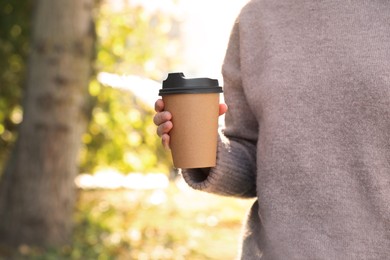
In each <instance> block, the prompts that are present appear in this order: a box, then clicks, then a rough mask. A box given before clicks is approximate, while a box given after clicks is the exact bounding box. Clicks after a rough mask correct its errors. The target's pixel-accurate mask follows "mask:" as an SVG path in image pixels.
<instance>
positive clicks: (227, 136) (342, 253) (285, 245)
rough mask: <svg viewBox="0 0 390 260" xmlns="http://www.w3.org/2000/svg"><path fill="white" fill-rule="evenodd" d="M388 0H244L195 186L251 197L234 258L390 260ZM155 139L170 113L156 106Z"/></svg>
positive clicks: (165, 131) (186, 172) (190, 178)
mask: <svg viewBox="0 0 390 260" xmlns="http://www.w3.org/2000/svg"><path fill="white" fill-rule="evenodd" d="M389 68H390V2H389V1H381V0H370V1H368V0H356V1H336V0H328V1H313V0H293V1H278V0H253V1H251V2H249V3H248V4H247V5H246V6H245V7H244V8H243V10H242V11H241V13H240V15H239V17H238V19H237V22H236V23H235V25H234V28H233V31H232V34H231V38H230V42H229V46H228V50H227V53H226V57H225V60H224V64H223V68H222V73H223V77H224V95H225V101H226V103H227V105H228V107H229V109H228V110H227V107H226V105H224V104H222V105H221V106H220V113H221V114H223V113H225V112H226V110H227V112H226V118H225V121H226V123H225V125H226V126H225V128H224V129H223V130H222V131H221V132H220V135H219V136H220V139H219V144H218V155H217V165H216V167H213V168H210V169H183V170H182V174H183V177H184V179H185V180H186V181H187V183H188V184H189V185H190V186H192V187H193V188H195V189H199V190H202V191H207V192H212V193H217V194H222V195H228V196H238V197H257V202H256V203H255V205H254V206H253V207H252V209H251V211H250V214H249V216H248V219H247V224H246V232H245V233H244V237H243V243H242V250H241V259H389V258H390V70H389ZM156 111H157V113H156V115H155V119H154V122H155V124H156V125H158V130H157V133H158V135H159V136H161V137H162V140H163V143H164V145H165V146H169V131H170V129H171V128H172V127H173V126H172V122H171V121H170V119H171V114H170V113H169V112H168V111H164V104H163V102H162V100H158V101H157V102H156Z"/></svg>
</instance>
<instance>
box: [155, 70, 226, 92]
mask: <svg viewBox="0 0 390 260" xmlns="http://www.w3.org/2000/svg"><path fill="white" fill-rule="evenodd" d="M198 93H222V87H220V86H219V84H218V80H216V79H209V78H194V79H187V78H185V77H184V74H183V73H181V72H177V73H169V74H168V77H167V79H166V80H164V81H163V85H162V89H160V91H159V95H160V96H163V95H171V94H198Z"/></svg>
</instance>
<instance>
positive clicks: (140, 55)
mask: <svg viewBox="0 0 390 260" xmlns="http://www.w3.org/2000/svg"><path fill="white" fill-rule="evenodd" d="M108 3H109V2H103V3H102V4H101V6H100V7H99V9H98V11H97V15H96V31H97V36H98V37H97V38H98V44H97V61H96V69H97V71H104V72H110V73H116V74H128V75H129V74H131V75H138V76H144V77H147V78H152V79H155V80H158V79H160V78H161V77H162V76H165V75H164V72H165V71H167V70H169V69H170V68H172V66H174V64H175V62H177V61H178V59H177V58H174V55H172V53H171V52H172V50H173V49H175V48H176V47H175V46H176V45H178V39H177V37H178V27H177V25H175V24H177V22H175V20H174V17H172V16H171V15H169V14H165V13H161V12H159V11H156V12H153V13H148V12H146V11H145V10H144V9H143V8H142V7H140V6H133V5H130V4H129V3H128V1H116V4H117V5H119V6H115V5H112V3H111V4H108ZM142 87H143V86H140V88H142ZM89 89H90V94H91V96H93V97H94V101H95V106H94V109H93V112H92V118H91V122H90V124H89V126H88V132H87V133H86V134H85V135H84V137H83V144H84V148H83V149H82V152H81V166H82V169H81V170H82V171H83V172H90V173H93V172H95V171H96V170H98V169H99V168H105V167H110V168H116V169H118V170H120V171H121V172H124V173H127V172H134V171H136V172H148V171H149V172H150V171H152V172H153V171H160V172H166V173H168V172H169V171H170V168H171V162H170V159H169V158H168V153H167V152H166V151H164V150H163V147H162V145H161V142H160V139H159V138H158V137H157V135H156V128H155V126H154V124H153V120H152V118H153V115H154V111H153V110H152V108H150V107H148V106H146V105H145V104H142V103H141V102H140V101H139V100H137V99H136V98H135V97H134V95H133V94H132V93H130V92H125V91H123V90H118V89H112V88H109V87H105V86H102V85H101V84H99V82H97V81H96V80H93V81H91V83H90V88H89Z"/></svg>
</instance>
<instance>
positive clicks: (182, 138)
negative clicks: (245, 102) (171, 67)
mask: <svg viewBox="0 0 390 260" xmlns="http://www.w3.org/2000/svg"><path fill="white" fill-rule="evenodd" d="M221 92H222V88H221V87H220V86H218V80H216V79H209V78H191V79H190V78H185V76H184V74H183V73H170V74H168V77H167V79H166V80H164V81H163V86H162V89H160V91H159V95H160V96H162V99H163V101H164V104H165V108H164V110H166V111H169V112H170V113H171V114H172V123H173V128H172V130H171V131H170V133H169V135H170V146H171V152H172V159H173V164H174V166H175V167H176V168H203V167H213V166H215V164H216V153H217V135H218V133H217V131H218V116H219V94H220V93H221Z"/></svg>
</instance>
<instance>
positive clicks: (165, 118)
mask: <svg viewBox="0 0 390 260" xmlns="http://www.w3.org/2000/svg"><path fill="white" fill-rule="evenodd" d="M154 110H155V111H156V112H157V113H156V114H155V116H154V118H153V122H154V124H155V125H156V126H157V135H158V136H160V137H161V141H162V144H163V145H164V147H165V148H167V149H169V140H170V137H169V131H171V129H172V127H173V124H172V121H171V119H172V114H171V113H169V112H168V111H164V102H163V101H162V99H158V100H157V101H156V103H155V104H154ZM226 111H227V106H226V104H219V115H220V116H221V115H223V114H225V113H226Z"/></svg>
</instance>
